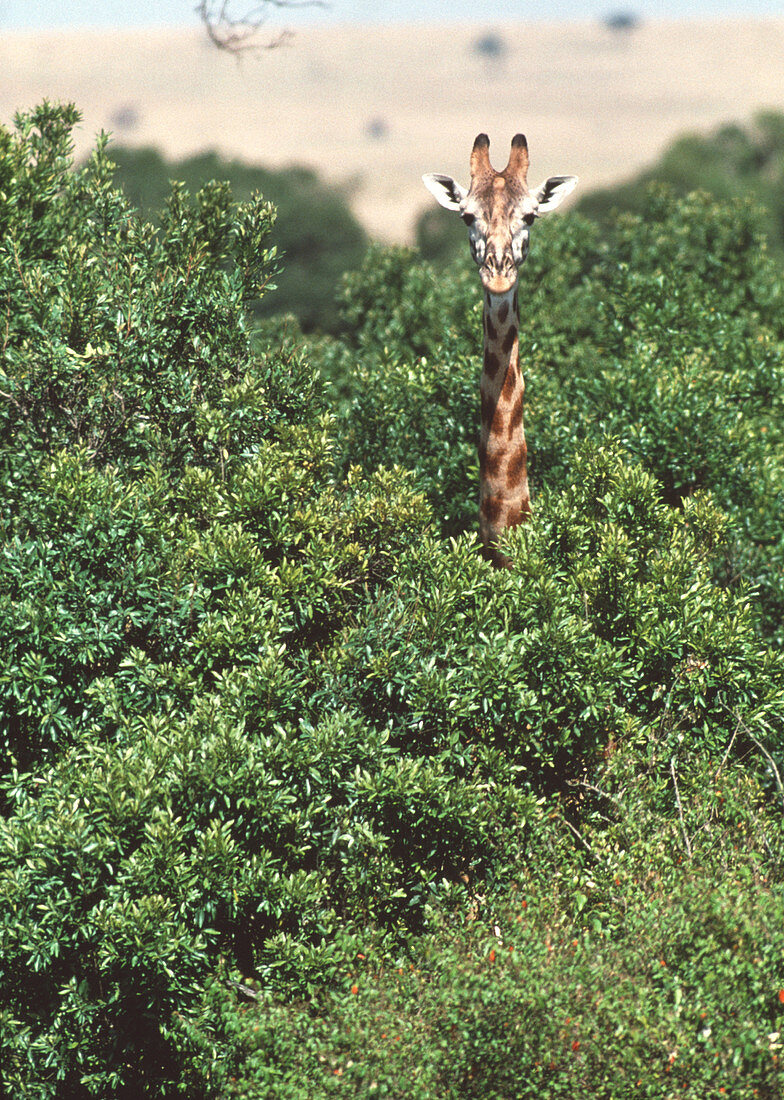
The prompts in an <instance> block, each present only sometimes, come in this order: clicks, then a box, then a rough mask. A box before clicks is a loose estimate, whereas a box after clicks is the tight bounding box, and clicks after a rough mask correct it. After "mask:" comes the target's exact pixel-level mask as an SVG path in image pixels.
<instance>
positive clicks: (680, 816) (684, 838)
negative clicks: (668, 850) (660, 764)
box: [670, 756, 691, 859]
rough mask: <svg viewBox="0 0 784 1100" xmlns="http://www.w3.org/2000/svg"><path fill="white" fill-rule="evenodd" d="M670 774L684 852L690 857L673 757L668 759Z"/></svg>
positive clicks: (689, 843) (689, 845)
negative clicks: (684, 847)
mask: <svg viewBox="0 0 784 1100" xmlns="http://www.w3.org/2000/svg"><path fill="white" fill-rule="evenodd" d="M670 775H671V776H672V784H673V787H674V788H675V805H676V806H677V807H678V817H679V818H680V821H681V832H682V833H683V842H684V844H685V845H686V854H687V855H688V857H689V859H691V842H690V840H689V834H688V833H687V832H686V822H685V820H684V817H683V806H682V805H681V796H680V792H679V790H678V777H677V775H676V774H675V757H674V756H673V757H672V758H671V759H670Z"/></svg>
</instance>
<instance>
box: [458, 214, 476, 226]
mask: <svg viewBox="0 0 784 1100" xmlns="http://www.w3.org/2000/svg"><path fill="white" fill-rule="evenodd" d="M460 217H461V218H462V219H463V221H464V222H465V223H466V225H468V226H471V225H473V224H474V222H475V221H476V218H475V217H474V215H473V214H461V215H460Z"/></svg>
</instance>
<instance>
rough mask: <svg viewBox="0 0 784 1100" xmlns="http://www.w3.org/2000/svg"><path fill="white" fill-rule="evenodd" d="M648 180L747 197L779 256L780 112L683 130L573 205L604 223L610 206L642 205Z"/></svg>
mask: <svg viewBox="0 0 784 1100" xmlns="http://www.w3.org/2000/svg"><path fill="white" fill-rule="evenodd" d="M651 183H664V184H667V185H668V186H670V187H671V188H673V190H674V191H675V193H676V194H678V195H685V194H687V193H688V192H689V191H696V190H700V191H707V192H708V193H709V194H711V195H713V196H714V197H715V198H717V199H720V200H722V201H729V200H734V199H751V200H752V201H754V202H755V203H756V204H758V205H759V206H760V207H761V208H762V209H763V210H764V211H765V226H766V229H767V236H768V245H769V247H770V250H771V252H772V253H773V254H774V255H776V256H777V257H778V258H782V257H784V114H781V113H780V112H778V111H760V112H758V113H757V114H756V115H755V116H754V117H753V118H752V119H751V120H750V121H749V122H746V123H742V124H741V123H731V124H725V125H723V126H720V127H719V128H718V129H717V130H715V131H714V132H713V133H710V134H684V135H682V136H681V137H679V138H677V139H676V141H674V142H673V144H672V145H670V146H669V148H667V149H666V150H665V151H664V153H663V154H662V156H661V157H660V159H659V160H658V161H657V162H656V163H655V164H653V165H651V166H650V167H649V168H647V169H645V170H644V171H643V172H641V173H640V174H639V175H638V176H636V177H635V178H634V179H631V180H627V181H626V182H624V183H622V184H619V185H618V186H617V187H609V188H604V189H601V190H596V191H591V192H590V193H589V194H587V195H585V196H583V198H582V199H581V201H580V203H579V204H578V209H579V210H580V212H581V213H583V214H587V215H588V217H590V218H593V219H594V220H596V221H599V222H601V223H602V224H604V225H605V226H609V225H611V224H613V222H614V215H613V213H612V212H613V211H614V210H624V211H629V212H631V213H635V214H639V213H641V212H642V211H643V210H644V209H646V207H647V204H648V202H649V198H648V186H649V184H651Z"/></svg>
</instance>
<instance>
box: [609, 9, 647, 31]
mask: <svg viewBox="0 0 784 1100" xmlns="http://www.w3.org/2000/svg"><path fill="white" fill-rule="evenodd" d="M602 22H603V23H604V25H605V27H607V28H608V29H609V30H611V31H633V30H636V29H637V27H639V25H640V17H639V15H636V14H635V13H634V12H633V11H613V12H610V14H609V15H605V17H604V19H603V20H602Z"/></svg>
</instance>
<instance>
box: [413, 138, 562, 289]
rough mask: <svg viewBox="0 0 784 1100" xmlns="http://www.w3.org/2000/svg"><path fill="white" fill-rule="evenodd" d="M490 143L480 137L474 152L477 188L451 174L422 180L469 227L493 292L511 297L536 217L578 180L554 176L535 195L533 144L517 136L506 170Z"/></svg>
mask: <svg viewBox="0 0 784 1100" xmlns="http://www.w3.org/2000/svg"><path fill="white" fill-rule="evenodd" d="M489 149H490V141H489V139H488V137H487V134H479V136H478V137H477V139H476V141H475V142H474V148H473V149H472V151H471V186H470V188H469V189H468V191H466V189H465V188H464V187H461V186H460V184H459V183H456V182H455V180H453V179H452V177H451V176H443V175H441V174H440V173H437V172H436V173H429V174H428V175H425V176H423V177H422V180H423V181H424V184H425V187H427V189H428V190H429V191H431V192H432V193H433V194H434V195H435V197H436V198H437V199H438V201H439V202H440V203H441V205H442V206H444V207H446V209H447V210H456V211H457V212H458V213H459V214H460V216H461V217H462V219H463V221H464V222H465V223H466V225H467V226H468V240H469V243H470V245H471V254H472V256H473V257H474V260H475V261H476V263H477V264H478V265H479V276H480V278H481V280H482V286H483V287H484V288H485V290H486V291H487V292H488V294H507V293H509V291H511V290H512V289H513V288H514V286H515V284H516V283H517V269H518V267H519V266H520V265H521V264H522V263H523V261H524V260H525V258H526V256H527V255H528V233H529V230H530V227H531V226H532V225H533V223H534V220H535V219H536V218H540V217H541V216H542V215H543V214H549V213H550V211H551V210H555V208H556V206H558V204H559V203H560V202H561V200H562V199H564V198H566V196H567V195H568V194H569V193H570V192H571V191H573V190H574V188H575V187H576V186H577V176H550V178H549V179H547V180H545V182H544V183H543V184H541V186H540V187H537V188H536V189H535V190H534V191H531V190H529V188H528V143H527V142H526V140H525V138H524V137H523V135H522V134H517V135H516V136H515V137H514V138H512V151H511V153H510V155H509V163H508V164H507V166H506V168H504V170H503V172H496V170H495V169H494V168H493V166H492V165H491V164H490V154H489Z"/></svg>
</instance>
